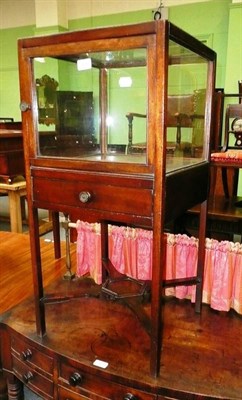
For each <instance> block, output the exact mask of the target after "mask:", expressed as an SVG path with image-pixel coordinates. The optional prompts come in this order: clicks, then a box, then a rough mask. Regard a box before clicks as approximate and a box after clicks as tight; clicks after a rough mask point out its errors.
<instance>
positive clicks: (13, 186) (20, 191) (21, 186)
mask: <svg viewBox="0 0 242 400" xmlns="http://www.w3.org/2000/svg"><path fill="white" fill-rule="evenodd" d="M0 194H1V195H7V196H8V200H9V214H10V226H11V232H19V233H20V232H22V230H23V227H22V223H23V222H22V219H23V218H22V217H24V215H23V216H22V208H23V207H22V204H21V199H22V198H25V197H26V181H24V180H23V181H19V182H16V183H1V182H0Z"/></svg>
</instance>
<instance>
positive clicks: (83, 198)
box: [79, 192, 91, 203]
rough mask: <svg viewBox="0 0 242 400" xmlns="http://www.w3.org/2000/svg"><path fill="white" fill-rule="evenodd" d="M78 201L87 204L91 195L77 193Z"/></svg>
mask: <svg viewBox="0 0 242 400" xmlns="http://www.w3.org/2000/svg"><path fill="white" fill-rule="evenodd" d="M79 200H80V202H81V203H87V202H88V201H90V200H91V193H89V192H81V193H79Z"/></svg>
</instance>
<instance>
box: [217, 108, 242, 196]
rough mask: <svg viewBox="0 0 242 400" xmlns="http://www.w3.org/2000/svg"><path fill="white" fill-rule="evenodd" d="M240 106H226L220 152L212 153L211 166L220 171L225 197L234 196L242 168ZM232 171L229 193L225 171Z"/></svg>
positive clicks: (241, 113) (241, 118) (241, 112)
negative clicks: (222, 141) (232, 176)
mask: <svg viewBox="0 0 242 400" xmlns="http://www.w3.org/2000/svg"><path fill="white" fill-rule="evenodd" d="M241 150H242V104H241V103H239V104H228V105H227V107H226V112H225V124H224V143H223V147H222V149H221V151H219V152H212V154H211V166H212V167H213V168H215V169H217V168H221V169H222V178H223V188H224V194H225V197H227V198H228V197H229V196H232V197H233V196H236V195H237V188H238V176H239V169H240V168H241V167H242V151H241ZM228 169H233V170H234V171H235V172H234V178H233V179H234V182H233V187H232V191H231V193H229V188H228V178H227V170H228Z"/></svg>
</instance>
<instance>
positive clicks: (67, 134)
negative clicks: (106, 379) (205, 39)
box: [19, 21, 216, 377]
mask: <svg viewBox="0 0 242 400" xmlns="http://www.w3.org/2000/svg"><path fill="white" fill-rule="evenodd" d="M40 57H41V59H43V58H44V60H45V63H39V61H38V60H39V58H40ZM215 60H216V56H215V53H214V52H213V51H212V50H210V49H208V48H207V47H206V46H204V45H203V44H202V43H200V42H199V41H198V40H196V39H194V38H193V37H191V36H190V35H188V34H186V33H184V32H183V31H181V30H180V29H179V28H177V27H176V26H174V25H172V24H171V23H169V22H168V21H154V22H148V23H144V24H138V25H129V26H122V27H112V28H111V27H109V28H103V29H92V30H87V31H80V32H79V31H76V32H68V33H63V34H57V35H51V36H44V37H35V38H27V39H22V40H20V41H19V68H20V85H21V108H22V112H23V113H22V117H23V134H24V147H25V155H26V179H27V185H28V204H29V221H30V239H31V249H32V250H31V251H32V269H33V277H34V289H35V311H36V326H37V329H36V335H39V336H41V337H43V336H44V335H46V337H48V326H47V328H46V323H45V320H46V315H47V314H48V312H49V311H48V307H49V303H52V301H53V297H50V298H49V299H48V293H47V292H46V291H44V289H43V286H42V274H41V254H40V245H39V232H38V229H39V228H38V212H37V211H38V209H39V208H42V209H43V208H44V209H47V210H50V211H52V212H53V213H54V215H58V213H64V214H65V215H69V216H74V217H75V219H81V220H83V221H89V222H94V221H96V222H99V223H100V224H101V238H102V246H101V247H102V263H103V271H104V272H103V285H101V286H98V288H97V289H98V290H100V293H101V294H100V297H98V298H99V300H98V301H99V304H100V306H101V307H102V304H103V307H106V306H105V304H107V302H109V301H112V302H113V301H116V302H117V303H118V304H122V307H126V306H127V307H129V308H131V309H132V310H133V318H134V319H136V318H137V317H138V319H139V320H140V329H141V330H143V329H144V331H145V332H146V333H147V334H148V335H149V337H150V349H149V358H150V374H151V376H153V377H156V376H158V375H159V368H160V352H161V345H162V340H161V338H162V302H161V296H162V292H163V288H164V287H165V286H175V285H181V284H184V285H196V306H195V308H196V311H197V312H199V311H200V308H201V288H202V276H203V271H202V269H203V257H204V237H205V227H206V200H207V193H208V180H209V142H210V129H211V107H212V93H213V90H214V76H215ZM43 75H48V76H51V77H53V79H55V81H57V82H58V88H57V90H56V99H57V100H56V104H57V112H56V114H55V122H54V123H53V124H51V125H45V124H43V123H39V115H40V109H39V107H38V96H37V91H36V85H35V82H36V79H37V78H38V77H39V76H43ZM47 133H48V134H49V135H51V137H52V138H53V140H52V141H51V142H50V145H49V146H48V145H46V141H45V142H44V143H45V144H44V145H42V140H41V137H43V135H46V134H47ZM196 204H201V213H200V215H201V217H200V247H199V253H198V270H197V275H196V276H193V277H190V278H186V279H183V280H179V281H177V280H175V281H169V282H167V281H164V279H163V277H164V268H165V257H166V250H165V249H166V243H165V235H164V232H165V229H166V226H168V225H170V224H171V223H172V222H174V221H175V219H176V218H177V217H179V216H180V215H181V214H183V213H184V212H185V211H186V210H187V209H189V208H190V207H192V206H194V205H196ZM108 224H118V225H126V226H132V227H142V228H144V229H149V230H152V231H153V254H152V259H153V267H152V280H151V281H149V282H145V283H144V282H134V281H133V280H129V279H128V278H127V279H126V280H125V279H124V277H122V278H121V279H120V280H119V281H118V284H117V293H116V288H115V295H114V296H113V295H112V296H111V297H112V300H110V296H109V295H108V294H109V293H110V292H109V290H110V291H111V292H112V293H113V286H112V284H113V280H112V277H113V276H114V277H116V275H115V271H114V268H113V266H112V265H111V262H110V260H109V258H108V239H107V231H108ZM85 282H86V281H85ZM71 284H72V282H68V285H71ZM80 285H81V279H80ZM109 285H110V286H109ZM122 285H128V289H129V290H130V293H128V294H127V292H125V296H123V295H122V293H123V291H122V289H120V292H119V287H120V288H121V287H122ZM132 285H133V286H135V288H137V287H138V292H137V293H136V292H135V294H134V288H133V286H132ZM73 286H74V284H73ZM90 286H91V288H89V287H86V286H85V290H86V300H85V301H86V302H87V303H88V301H89V300H88V299H89V297H90V298H92V294H91V291H92V290H93V283H92V284H91V285H90ZM95 287H96V286H95ZM140 287H142V290H141V289H140ZM107 288H108V290H105V289H107ZM135 290H136V289H135ZM80 293H82V294H83V289H80ZM56 296H57V298H58V299H59V301H60V303H61V299H62V298H63V299H66V292H65V293H61V292H58V293H57V295H56ZM73 297H74V298H75V299H76V298H78V292H75V296H74V295H72V296H70V307H71V308H72V307H77V303H76V300H75V301H72V300H71V299H72V298H73ZM110 318H111V315H110ZM86 322H87V325H88V321H86ZM135 336H136V335H135V333H134V337H133V340H134V341H135V340H136V337H135ZM141 350H142V349H141ZM63 351H64V348H63ZM73 357H74V356H73ZM74 358H75V357H74ZM113 368H114V369H115V368H116V367H115V366H113ZM132 368H134V369H135V366H134V365H133V366H132ZM111 370H112V367H111Z"/></svg>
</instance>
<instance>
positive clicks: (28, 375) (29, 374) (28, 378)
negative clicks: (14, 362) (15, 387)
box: [23, 371, 34, 383]
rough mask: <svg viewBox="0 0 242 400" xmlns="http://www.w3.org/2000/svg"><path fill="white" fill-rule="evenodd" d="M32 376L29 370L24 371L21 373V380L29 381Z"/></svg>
mask: <svg viewBox="0 0 242 400" xmlns="http://www.w3.org/2000/svg"><path fill="white" fill-rule="evenodd" d="M33 378H34V375H33V374H32V372H31V371H28V372H26V374H24V375H23V381H24V383H29V381H31V380H32V379H33Z"/></svg>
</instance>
